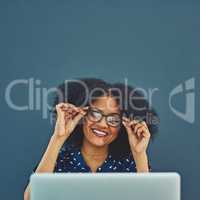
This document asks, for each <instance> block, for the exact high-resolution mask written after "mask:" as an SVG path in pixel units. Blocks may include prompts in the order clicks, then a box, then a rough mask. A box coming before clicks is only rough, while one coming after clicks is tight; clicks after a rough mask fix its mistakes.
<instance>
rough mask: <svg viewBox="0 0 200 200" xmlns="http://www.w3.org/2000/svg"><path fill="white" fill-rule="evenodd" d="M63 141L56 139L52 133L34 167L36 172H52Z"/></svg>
mask: <svg viewBox="0 0 200 200" xmlns="http://www.w3.org/2000/svg"><path fill="white" fill-rule="evenodd" d="M63 143H64V140H62V139H58V137H57V136H55V135H53V136H52V137H51V139H50V142H49V144H48V147H47V149H46V151H45V153H44V155H43V157H42V159H41V161H40V163H39V165H38V167H37V169H36V171H35V172H36V173H42V172H53V170H54V168H55V164H56V160H57V157H58V154H59V151H60V149H61V147H62V145H63Z"/></svg>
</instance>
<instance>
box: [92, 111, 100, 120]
mask: <svg viewBox="0 0 200 200" xmlns="http://www.w3.org/2000/svg"><path fill="white" fill-rule="evenodd" d="M90 115H91V117H93V118H96V119H99V118H101V114H100V113H99V112H96V111H91V113H90Z"/></svg>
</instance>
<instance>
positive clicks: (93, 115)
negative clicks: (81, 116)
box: [88, 110, 102, 122]
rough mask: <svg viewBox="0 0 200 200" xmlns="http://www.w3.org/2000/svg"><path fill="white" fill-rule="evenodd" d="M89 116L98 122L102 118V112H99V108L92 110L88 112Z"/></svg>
mask: <svg viewBox="0 0 200 200" xmlns="http://www.w3.org/2000/svg"><path fill="white" fill-rule="evenodd" d="M88 118H89V120H91V121H93V122H98V121H100V120H101V118H102V114H101V113H100V112H98V111H97V110H90V111H89V112H88Z"/></svg>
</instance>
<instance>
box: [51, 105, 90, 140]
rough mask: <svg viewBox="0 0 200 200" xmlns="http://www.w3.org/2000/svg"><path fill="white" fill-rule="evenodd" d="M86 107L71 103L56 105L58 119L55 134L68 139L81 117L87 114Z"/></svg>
mask: <svg viewBox="0 0 200 200" xmlns="http://www.w3.org/2000/svg"><path fill="white" fill-rule="evenodd" d="M86 109H87V107H84V108H80V107H76V106H74V105H72V104H69V103H60V104H58V105H56V111H57V121H56V125H55V130H54V135H55V136H58V137H59V138H64V139H67V138H68V137H69V136H70V134H71V133H72V132H73V130H74V129H75V127H76V125H77V124H78V122H79V121H80V120H81V118H82V117H83V116H84V115H85V114H86V111H85V110H86Z"/></svg>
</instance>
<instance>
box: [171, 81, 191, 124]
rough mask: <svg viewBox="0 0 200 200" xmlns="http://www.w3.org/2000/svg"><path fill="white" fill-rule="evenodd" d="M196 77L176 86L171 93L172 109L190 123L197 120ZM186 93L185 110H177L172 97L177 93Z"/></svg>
mask: <svg viewBox="0 0 200 200" xmlns="http://www.w3.org/2000/svg"><path fill="white" fill-rule="evenodd" d="M194 89H195V79H194V78H191V79H189V80H187V81H185V82H184V83H181V84H179V85H178V86H176V87H175V88H174V89H173V90H172V91H171V92H170V94H169V107H170V109H171V111H172V112H173V113H174V114H175V115H176V116H178V117H180V118H181V119H183V120H185V121H186V122H189V123H194V121H195V91H194ZM180 94H184V96H185V100H186V101H185V102H186V103H185V112H181V111H179V110H177V109H176V108H175V107H173V105H172V99H173V98H174V97H176V95H180Z"/></svg>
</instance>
